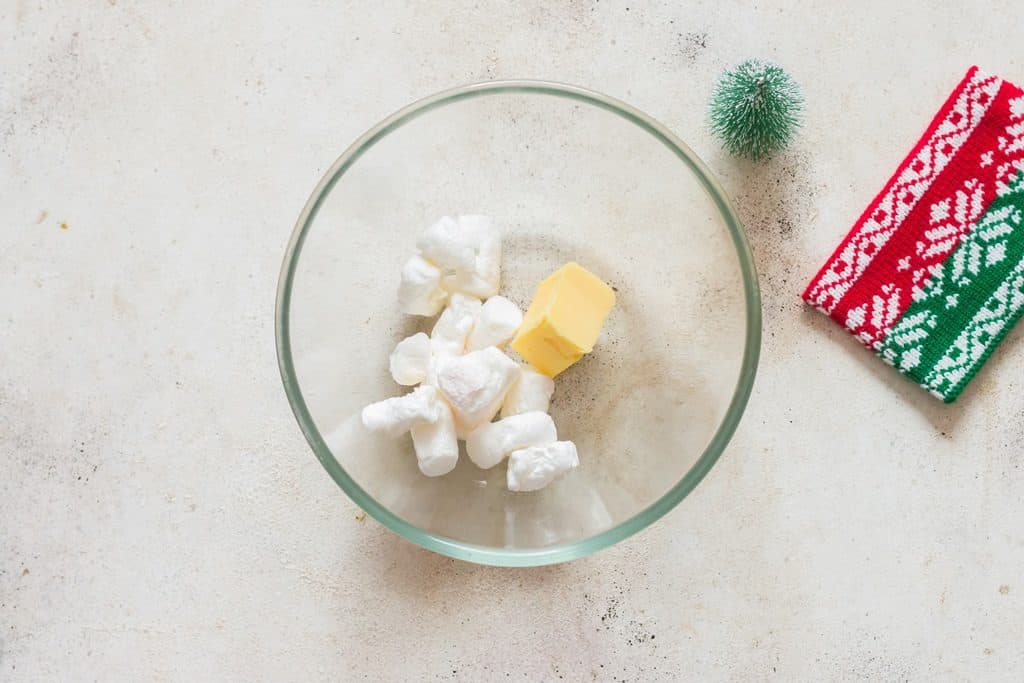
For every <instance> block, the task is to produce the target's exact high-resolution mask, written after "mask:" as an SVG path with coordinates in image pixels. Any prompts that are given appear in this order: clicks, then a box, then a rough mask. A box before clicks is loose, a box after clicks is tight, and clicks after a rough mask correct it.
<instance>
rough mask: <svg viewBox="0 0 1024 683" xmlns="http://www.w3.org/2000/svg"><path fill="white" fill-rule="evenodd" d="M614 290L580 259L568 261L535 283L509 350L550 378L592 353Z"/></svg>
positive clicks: (610, 308) (610, 304)
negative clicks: (532, 293) (521, 322)
mask: <svg viewBox="0 0 1024 683" xmlns="http://www.w3.org/2000/svg"><path fill="white" fill-rule="evenodd" d="M613 305H615V292H613V291H612V288H611V287H609V286H608V285H606V284H605V283H604V282H603V281H602V280H601V279H600V278H599V277H597V276H596V275H594V274H593V273H591V272H590V271H589V270H587V269H586V268H584V267H583V266H581V265H580V264H578V263H575V262H569V263H567V264H565V265H564V266H562V267H561V268H559V269H558V270H556V271H555V272H554V273H552V274H551V275H550V276H548V278H547V279H545V280H544V281H543V282H541V283H540V284H539V285H537V291H536V292H535V293H534V295H533V301H532V302H531V303H530V308H529V309H527V311H526V315H525V316H523V324H522V326H521V327H520V328H519V333H518V334H516V338H515V339H513V340H512V348H513V349H515V350H516V352H517V353H519V355H521V356H522V357H523V358H525V359H526V362H528V363H529V364H530V365H532V366H533V367H534V369H536V370H537V371H538V372H541V373H543V374H545V375H547V376H548V377H554V376H555V375H557V374H558V373H560V372H562V371H563V370H565V369H566V368H567V367H569V366H570V365H572V364H573V363H575V362H576V361H578V360H579V359H580V358H582V357H583V354H585V353H590V352H591V351H592V350H593V348H594V342H596V341H597V337H598V335H599V334H601V327H602V326H603V325H604V321H605V318H607V317H608V313H609V312H610V311H611V310H612V306H613Z"/></svg>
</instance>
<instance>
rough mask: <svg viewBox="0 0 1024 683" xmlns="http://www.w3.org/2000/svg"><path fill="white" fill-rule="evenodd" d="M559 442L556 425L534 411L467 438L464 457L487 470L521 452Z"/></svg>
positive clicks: (484, 429)
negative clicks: (508, 456) (512, 454)
mask: <svg viewBox="0 0 1024 683" xmlns="http://www.w3.org/2000/svg"><path fill="white" fill-rule="evenodd" d="M557 440H558V432H557V431H556V430H555V422H554V420H552V419H551V416H550V415H548V414H547V413H542V412H539V411H534V412H531V413H523V414H522V415H513V416H512V417H506V418H505V419H503V420H498V421H497V422H491V423H489V424H485V425H482V426H480V427H478V428H477V429H475V430H473V431H472V432H471V433H470V434H469V436H467V437H466V453H467V454H468V455H469V459H470V460H472V461H473V463H474V464H476V466H477V467H480V468H482V469H488V468H490V467H494V466H495V465H497V464H498V463H499V462H501V461H502V460H503V459H504V458H505V456H506V455H508V454H509V453H511V452H512V451H515V450H518V449H520V448H528V447H530V446H543V445H546V444H550V443H553V442H554V441H557Z"/></svg>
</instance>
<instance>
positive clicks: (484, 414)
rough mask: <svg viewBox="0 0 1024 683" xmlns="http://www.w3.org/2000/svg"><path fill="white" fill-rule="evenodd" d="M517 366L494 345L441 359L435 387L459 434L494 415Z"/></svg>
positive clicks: (513, 377) (470, 429)
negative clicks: (446, 406)
mask: <svg viewBox="0 0 1024 683" xmlns="http://www.w3.org/2000/svg"><path fill="white" fill-rule="evenodd" d="M516 369H517V366H516V363H515V361H513V360H512V359H511V358H509V357H508V356H506V355H505V354H504V353H502V352H501V351H499V350H498V349H496V348H494V347H493V346H491V347H488V348H486V349H483V350H481V351H472V352H470V353H467V354H466V355H464V356H455V357H453V358H446V359H444V361H443V362H442V363H441V364H440V366H439V367H438V369H437V388H438V389H439V390H440V391H441V393H442V394H443V395H444V398H445V399H446V400H447V401H448V403H449V405H451V407H452V412H453V413H454V414H455V425H456V428H457V429H458V431H459V433H462V434H464V433H467V432H469V431H472V430H473V429H475V428H476V427H477V426H478V425H480V424H482V423H484V422H489V421H490V419H491V418H492V417H494V414H495V413H497V412H498V408H500V407H501V402H502V399H504V398H505V392H507V391H508V388H509V386H511V384H512V381H513V380H514V379H515V376H516Z"/></svg>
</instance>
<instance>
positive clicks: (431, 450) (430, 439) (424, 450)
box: [410, 396, 459, 477]
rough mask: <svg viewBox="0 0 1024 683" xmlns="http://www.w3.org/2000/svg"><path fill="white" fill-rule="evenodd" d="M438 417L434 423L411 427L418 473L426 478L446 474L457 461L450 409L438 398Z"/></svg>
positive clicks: (453, 420) (422, 423) (457, 451)
mask: <svg viewBox="0 0 1024 683" xmlns="http://www.w3.org/2000/svg"><path fill="white" fill-rule="evenodd" d="M436 401H437V404H438V417H437V420H436V421H434V422H420V423H419V424H415V425H413V426H412V429H411V430H410V431H411V432H412V445H413V448H415V449H416V461H417V463H418V464H419V466H420V472H422V473H423V474H425V475H427V476H428V477H440V476H441V475H443V474H448V473H449V472H451V471H452V470H453V469H455V465H456V463H457V462H458V460H459V442H458V441H457V440H456V437H455V419H454V418H453V417H452V411H451V408H449V407H448V406H447V404H445V402H444V401H443V400H441V398H440V397H439V396H438V397H437V399H436Z"/></svg>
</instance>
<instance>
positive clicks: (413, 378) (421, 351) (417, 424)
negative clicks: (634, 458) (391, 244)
mask: <svg viewBox="0 0 1024 683" xmlns="http://www.w3.org/2000/svg"><path fill="white" fill-rule="evenodd" d="M416 246H417V247H418V248H419V252H420V253H419V254H417V255H416V256H413V257H412V258H411V259H409V260H408V261H407V262H406V264H405V266H404V267H403V268H402V282H401V285H400V286H399V289H398V300H399V305H400V306H401V308H402V311H403V312H405V313H409V314H412V315H421V316H434V315H437V314H438V312H441V309H442V308H443V309H444V311H443V312H441V315H440V317H439V318H438V319H437V322H436V323H435V324H434V328H433V330H432V331H431V333H430V336H429V337H428V336H427V335H426V334H424V333H423V332H420V333H418V334H414V335H413V336H411V337H408V338H406V339H403V340H402V341H400V342H399V343H398V345H397V346H396V347H395V350H394V351H392V353H391V363H390V366H391V376H392V377H393V378H394V380H395V381H396V382H398V383H399V384H401V385H403V386H416V385H419V386H416V388H415V389H414V390H413V391H412V392H410V393H408V394H405V395H404V396H397V397H395V398H389V399H387V400H384V401H380V402H378V403H373V404H371V405H368V406H366V408H364V409H363V413H362V419H363V425H365V426H366V428H367V429H369V430H371V431H375V432H382V433H385V434H388V435H391V436H399V435H401V434H403V433H405V432H410V433H411V434H412V442H413V447H414V448H415V450H416V459H417V461H418V462H419V467H420V471H421V472H423V474H425V475H427V476H428V477H438V476H441V475H443V474H448V473H449V472H451V471H452V470H453V469H454V468H455V465H456V463H457V462H458V459H459V444H458V441H459V440H460V439H464V440H465V442H466V453H467V455H468V456H469V459H470V460H472V461H473V463H474V464H475V465H476V466H477V467H481V468H483V469H488V468H491V467H494V466H495V465H497V464H498V463H500V462H501V461H502V460H504V459H505V458H506V457H508V460H509V462H508V471H507V475H506V482H507V484H508V488H509V490H510V491H536V490H538V489H541V488H544V487H545V486H547V485H548V484H549V483H551V482H552V481H553V480H554V479H555V478H556V477H557V476H558V475H560V474H561V473H563V472H566V471H568V470H571V469H573V468H574V467H577V466H578V465H579V457H578V456H577V453H576V446H575V444H573V443H572V442H571V441H559V440H558V433H557V432H556V430H555V423H554V421H553V420H552V419H551V416H550V415H548V412H547V411H548V407H549V405H550V402H551V395H552V393H554V390H555V383H554V382H553V381H552V380H551V378H550V377H547V376H545V375H542V374H540V373H539V372H537V371H535V370H533V369H532V368H530V367H529V366H527V365H522V364H519V363H517V362H516V361H514V360H512V359H511V358H509V357H508V356H507V355H505V353H504V351H502V348H504V346H505V345H506V344H508V342H509V341H510V340H511V339H512V337H514V336H515V334H516V331H517V330H518V329H519V326H520V325H521V324H522V322H523V314H522V311H520V310H519V307H518V306H516V305H515V304H514V303H512V302H511V301H509V300H508V299H506V298H505V297H503V296H498V286H499V284H500V281H501V234H500V233H499V231H498V230H497V229H496V228H494V227H493V226H492V225H491V220H490V218H488V217H487V216H459V217H458V218H451V217H448V216H445V217H444V218H442V219H441V220H439V221H438V222H437V223H435V224H434V225H433V226H431V227H430V229H429V230H427V232H426V233H425V234H424V235H423V236H422V237H421V238H420V239H419V240H418V241H417V243H416ZM446 303H447V306H445V304H446ZM499 410H500V411H501V419H499V420H497V421H496V422H492V421H491V420H492V419H493V418H494V416H495V415H497V414H498V411H499Z"/></svg>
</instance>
